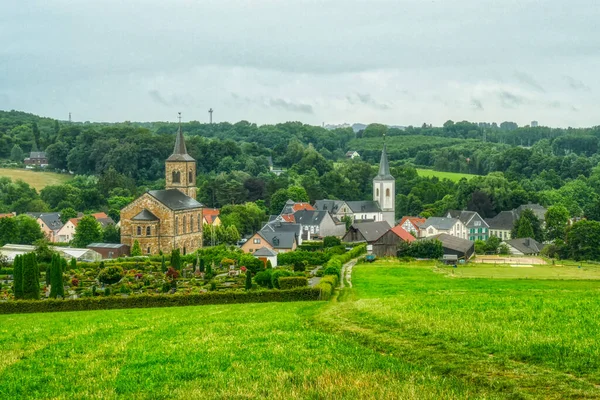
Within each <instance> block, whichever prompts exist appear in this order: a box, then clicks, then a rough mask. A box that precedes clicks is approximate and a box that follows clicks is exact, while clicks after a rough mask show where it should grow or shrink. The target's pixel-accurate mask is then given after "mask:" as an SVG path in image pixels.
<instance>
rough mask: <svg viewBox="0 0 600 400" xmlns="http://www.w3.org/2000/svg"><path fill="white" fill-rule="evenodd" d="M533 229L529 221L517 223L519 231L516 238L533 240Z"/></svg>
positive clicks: (524, 220)
mask: <svg viewBox="0 0 600 400" xmlns="http://www.w3.org/2000/svg"><path fill="white" fill-rule="evenodd" d="M533 236H534V233H533V227H532V226H531V222H530V221H529V219H527V218H525V219H523V220H522V221H521V222H520V223H519V229H518V230H517V235H516V236H515V237H517V238H533Z"/></svg>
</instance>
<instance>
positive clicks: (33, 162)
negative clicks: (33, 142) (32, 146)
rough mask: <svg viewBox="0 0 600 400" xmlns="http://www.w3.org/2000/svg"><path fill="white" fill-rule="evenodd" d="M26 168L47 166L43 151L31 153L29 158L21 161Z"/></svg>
mask: <svg viewBox="0 0 600 400" xmlns="http://www.w3.org/2000/svg"><path fill="white" fill-rule="evenodd" d="M23 163H24V164H25V165H26V166H32V167H33V166H36V167H45V166H47V165H48V157H46V153H45V152H43V151H32V152H31V153H29V157H27V158H25V160H23Z"/></svg>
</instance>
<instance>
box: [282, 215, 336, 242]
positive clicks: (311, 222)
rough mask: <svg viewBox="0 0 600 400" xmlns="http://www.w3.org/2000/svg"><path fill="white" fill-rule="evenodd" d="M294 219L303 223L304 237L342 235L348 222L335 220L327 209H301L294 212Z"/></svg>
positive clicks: (314, 237) (315, 237)
mask: <svg viewBox="0 0 600 400" xmlns="http://www.w3.org/2000/svg"><path fill="white" fill-rule="evenodd" d="M293 215H294V221H295V222H296V223H298V224H300V225H302V239H303V240H311V239H320V238H324V237H326V236H336V237H342V236H344V234H345V233H346V224H344V223H343V222H339V221H338V222H336V221H334V220H333V217H332V216H331V214H329V213H328V212H327V211H317V210H300V211H296V212H295V213H294V214H293Z"/></svg>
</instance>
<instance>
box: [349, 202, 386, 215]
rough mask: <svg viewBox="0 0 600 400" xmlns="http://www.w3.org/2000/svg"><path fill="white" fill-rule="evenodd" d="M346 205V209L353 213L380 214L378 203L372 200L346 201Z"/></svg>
mask: <svg viewBox="0 0 600 400" xmlns="http://www.w3.org/2000/svg"><path fill="white" fill-rule="evenodd" d="M346 204H348V207H350V209H351V210H352V212H353V213H361V212H365V213H369V212H381V207H379V203H378V202H376V201H372V200H367V201H347V202H346Z"/></svg>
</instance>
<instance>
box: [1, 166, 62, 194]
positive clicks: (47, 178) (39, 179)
mask: <svg viewBox="0 0 600 400" xmlns="http://www.w3.org/2000/svg"><path fill="white" fill-rule="evenodd" d="M0 176H7V177H9V178H11V179H12V180H13V182H14V181H16V180H17V179H21V180H23V181H24V182H26V183H28V184H29V185H30V186H32V187H34V188H35V189H36V190H38V191H40V190H42V189H43V188H45V187H46V186H49V185H60V184H61V183H63V182H66V181H68V180H69V179H71V176H70V175H64V174H56V173H54V172H37V171H31V170H28V169H9V168H0Z"/></svg>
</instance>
